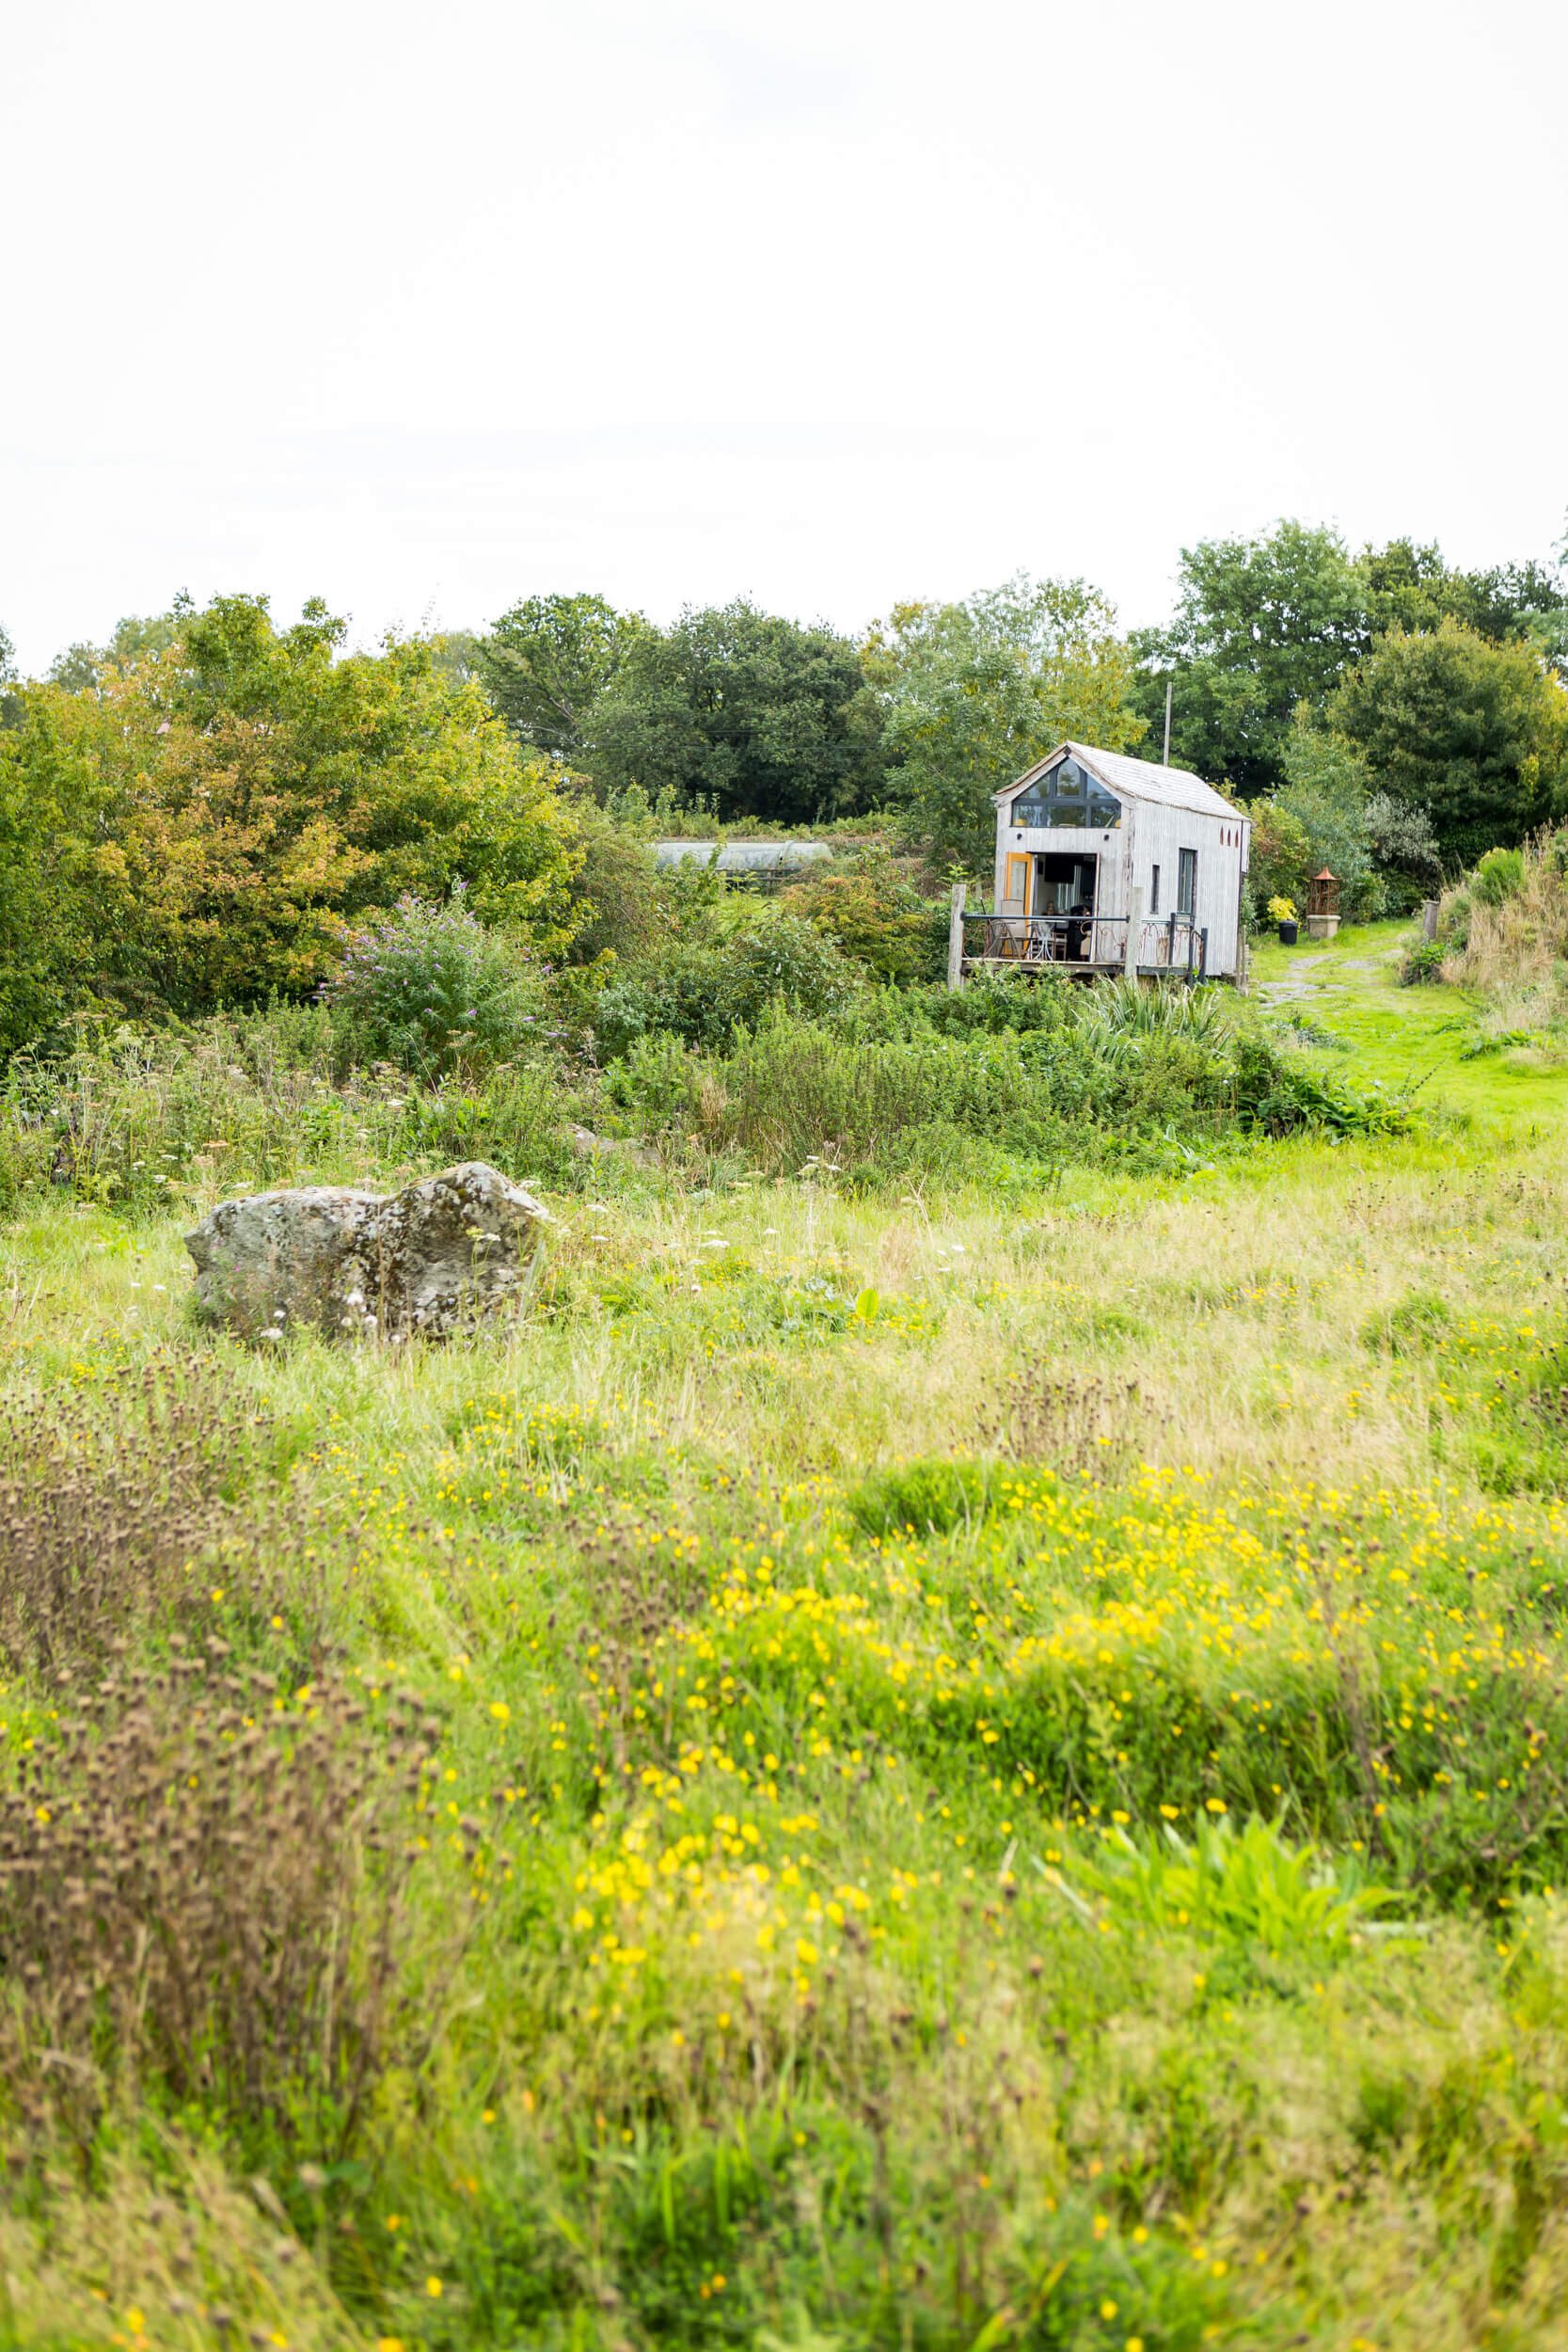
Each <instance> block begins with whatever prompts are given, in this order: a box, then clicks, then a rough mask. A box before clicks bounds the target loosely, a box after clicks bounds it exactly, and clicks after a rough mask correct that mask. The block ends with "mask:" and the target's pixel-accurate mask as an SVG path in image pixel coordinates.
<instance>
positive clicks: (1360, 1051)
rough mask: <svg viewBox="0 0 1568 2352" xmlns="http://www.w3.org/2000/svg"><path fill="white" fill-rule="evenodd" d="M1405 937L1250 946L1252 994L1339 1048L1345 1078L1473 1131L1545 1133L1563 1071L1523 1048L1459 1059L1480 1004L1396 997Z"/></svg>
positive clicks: (1366, 934) (1379, 927)
mask: <svg viewBox="0 0 1568 2352" xmlns="http://www.w3.org/2000/svg"><path fill="white" fill-rule="evenodd" d="M1409 937H1410V930H1409V927H1408V925H1405V924H1401V923H1369V924H1364V925H1359V926H1355V927H1353V928H1346V929H1345V930H1341V931H1340V932H1339V934H1338V938H1337V939H1335V940H1334V941H1333V942H1332V943H1330V944H1328V945H1326V946H1321V945H1319V944H1318V943H1317V942H1314V941H1304V942H1303V943H1302V944H1301V945H1300V946H1295V947H1282V946H1280V945H1279V943H1278V941H1277V940H1276V939H1272V938H1271V939H1265V940H1262V941H1260V942H1256V943H1255V945H1254V952H1253V967H1252V969H1253V988H1254V993H1255V995H1256V997H1257V999H1258V1001H1259V1003H1260V1004H1261V1005H1262V1006H1263V1008H1264V1009H1265V1010H1267V1011H1269V1012H1270V1013H1271V1014H1274V1015H1276V1016H1278V1017H1280V1018H1289V1017H1290V1016H1291V1015H1296V1016H1299V1017H1301V1018H1304V1019H1307V1020H1309V1021H1310V1022H1311V1023H1312V1024H1313V1025H1314V1026H1315V1027H1317V1028H1321V1029H1323V1030H1324V1031H1326V1032H1327V1033H1328V1034H1329V1035H1330V1036H1331V1037H1334V1038H1336V1039H1338V1040H1339V1041H1340V1042H1341V1043H1342V1044H1344V1045H1345V1046H1348V1047H1349V1049H1350V1051H1349V1054H1348V1055H1347V1056H1345V1057H1344V1058H1343V1061H1342V1065H1341V1066H1342V1067H1343V1069H1344V1071H1345V1073H1346V1074H1347V1076H1350V1077H1353V1078H1356V1079H1359V1080H1361V1081H1363V1082H1364V1081H1366V1080H1368V1079H1374V1078H1375V1079H1377V1080H1378V1081H1379V1082H1380V1083H1381V1084H1382V1085H1383V1086H1385V1087H1386V1088H1389V1089H1400V1088H1404V1087H1418V1089H1419V1092H1418V1100H1419V1101H1421V1102H1424V1103H1428V1104H1442V1105H1444V1106H1446V1107H1447V1108H1449V1109H1450V1110H1454V1111H1459V1112H1463V1113H1465V1114H1467V1115H1468V1117H1470V1118H1471V1119H1472V1120H1475V1121H1477V1122H1478V1124H1479V1125H1480V1126H1481V1127H1482V1128H1485V1127H1487V1126H1490V1125H1493V1124H1497V1123H1501V1124H1503V1125H1506V1126H1508V1127H1511V1128H1519V1129H1522V1130H1524V1131H1526V1132H1528V1129H1529V1128H1530V1127H1532V1126H1533V1127H1536V1128H1538V1129H1540V1130H1541V1131H1542V1133H1543V1134H1544V1133H1546V1132H1548V1131H1550V1130H1551V1129H1552V1128H1553V1127H1555V1126H1556V1125H1557V1123H1558V1122H1559V1121H1560V1119H1561V1117H1562V1114H1563V1112H1564V1111H1565V1110H1568V1062H1559V1061H1557V1060H1555V1059H1554V1058H1553V1057H1549V1056H1547V1055H1544V1054H1543V1053H1542V1052H1541V1051H1540V1050H1539V1049H1536V1048H1533V1047H1528V1046H1523V1047H1515V1048H1513V1049H1512V1050H1509V1051H1505V1052H1502V1053H1490V1054H1485V1055H1481V1056H1478V1057H1475V1058H1474V1059H1463V1058H1461V1056H1462V1052H1463V1048H1464V1046H1465V1043H1466V1041H1468V1040H1469V1039H1470V1038H1471V1037H1472V1036H1473V1035H1474V1034H1475V1031H1476V1026H1477V1019H1478V1015H1479V1013H1480V1010H1481V1006H1480V1000H1479V999H1477V998H1474V997H1472V996H1471V995H1470V994H1469V993H1467V992H1466V991H1464V990H1461V989H1455V988H1447V987H1436V988H1402V987H1401V986H1400V984H1399V971H1400V961H1401V956H1402V944H1403V943H1404V942H1406V941H1407V940H1408V939H1409ZM1335 1058H1336V1060H1338V1058H1339V1057H1335Z"/></svg>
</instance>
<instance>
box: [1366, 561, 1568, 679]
mask: <svg viewBox="0 0 1568 2352" xmlns="http://www.w3.org/2000/svg"><path fill="white" fill-rule="evenodd" d="M1358 568H1359V570H1360V572H1361V575H1362V578H1363V579H1364V580H1365V581H1366V584H1367V627H1368V642H1367V644H1366V645H1365V646H1364V647H1363V653H1367V652H1370V649H1371V640H1372V638H1374V637H1383V636H1386V635H1387V634H1388V633H1389V631H1390V630H1393V629H1402V630H1403V631H1404V633H1405V634H1406V635H1407V636H1409V635H1415V634H1417V633H1425V632H1427V631H1430V630H1432V629H1435V628H1441V626H1442V624H1443V623H1444V622H1445V621H1447V620H1453V621H1463V622H1464V623H1465V627H1466V628H1473V629H1475V630H1476V631H1478V633H1479V634H1480V635H1481V636H1482V637H1490V638H1492V639H1494V640H1495V641H1496V642H1497V643H1498V644H1503V643H1506V642H1509V641H1513V640H1517V641H1522V642H1524V643H1527V644H1533V645H1534V646H1535V647H1536V649H1537V650H1538V651H1539V652H1541V653H1543V654H1544V655H1545V656H1546V657H1547V658H1548V659H1549V660H1552V661H1553V662H1554V664H1556V665H1559V666H1560V665H1561V664H1562V663H1563V661H1564V658H1565V656H1568V588H1565V586H1564V583H1563V579H1562V574H1561V573H1560V570H1558V569H1557V567H1556V566H1555V565H1548V564H1537V563H1535V562H1533V561H1532V562H1530V563H1528V564H1493V565H1492V567H1491V568H1490V570H1487V571H1478V572H1460V571H1454V570H1452V569H1450V567H1449V565H1448V564H1445V563H1444V561H1443V556H1442V550H1441V549H1440V548H1437V547H1436V546H1435V545H1432V546H1425V547H1421V546H1418V545H1417V544H1416V542H1415V541H1414V540H1411V539H1390V540H1389V542H1388V544H1387V546H1386V547H1383V548H1371V547H1369V548H1364V549H1363V550H1362V554H1361V557H1360V560H1359V565H1358Z"/></svg>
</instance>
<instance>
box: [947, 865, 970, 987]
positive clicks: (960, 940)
mask: <svg viewBox="0 0 1568 2352" xmlns="http://www.w3.org/2000/svg"><path fill="white" fill-rule="evenodd" d="M968 887H969V885H968V883H967V882H955V883H954V884H953V903H952V906H951V907H950V908H949V910H948V915H947V985H948V987H949V988H951V989H959V988H962V986H963V984H964V894H965V892H966V890H967V889H968Z"/></svg>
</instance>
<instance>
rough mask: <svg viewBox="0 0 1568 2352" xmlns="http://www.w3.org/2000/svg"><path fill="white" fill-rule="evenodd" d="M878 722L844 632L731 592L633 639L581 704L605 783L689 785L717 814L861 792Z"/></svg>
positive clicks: (834, 808) (810, 816)
mask: <svg viewBox="0 0 1568 2352" xmlns="http://www.w3.org/2000/svg"><path fill="white" fill-rule="evenodd" d="M879 727H880V713H879V709H878V707H877V703H876V700H875V697H874V696H873V695H872V693H871V692H870V691H869V690H868V689H867V686H866V681H865V678H864V676H863V673H862V670H861V664H860V657H859V654H858V652H857V649H856V647H855V645H854V644H852V643H851V641H850V640H849V639H848V638H847V637H841V636H839V635H838V634H837V633H836V632H835V631H834V630H832V629H831V628H826V627H824V626H819V627H817V628H801V627H800V625H799V623H797V622H795V621H787V620H784V619H783V618H782V617H781V616H780V615H778V614H777V613H772V612H759V611H758V610H757V608H756V606H755V605H753V604H750V603H748V602H747V601H746V599H745V598H744V597H742V598H739V599H737V600H736V602H735V603H734V604H729V605H724V606H721V607H710V608H708V609H706V610H704V611H695V610H692V609H688V610H687V611H686V612H683V613H682V615H681V617H680V619H679V621H677V622H676V624H675V626H674V628H671V629H668V630H654V629H649V630H646V631H645V632H644V633H642V634H641V636H639V637H638V638H637V639H636V641H635V642H634V644H632V646H631V649H630V651H629V652H628V654H627V656H626V661H625V663H624V664H623V666H622V669H621V671H620V674H619V675H618V677H617V678H616V680H615V683H614V685H613V686H612V687H611V688H610V691H609V692H608V693H607V694H606V695H605V697H604V700H603V701H602V702H601V703H600V704H599V706H598V707H597V709H596V710H595V712H594V721H593V729H592V733H593V742H592V747H591V753H590V759H589V765H590V767H591V769H592V771H593V776H594V784H595V786H596V787H598V788H599V789H600V790H602V791H604V792H606V793H610V792H616V791H625V790H626V789H627V788H628V787H630V786H632V785H634V784H635V785H638V786H640V787H641V789H642V790H643V791H644V792H645V793H647V794H648V796H649V798H650V799H651V800H656V799H657V796H658V795H659V794H660V793H661V792H673V794H674V796H675V798H676V799H677V801H680V802H684V803H689V802H690V801H691V800H692V799H693V797H694V796H695V795H696V794H698V793H702V794H704V795H705V796H708V798H709V800H710V802H711V804H712V806H713V807H715V808H716V809H717V810H718V812H719V814H720V816H721V818H723V817H725V816H732V815H733V816H754V817H759V818H763V819H764V820H765V821H766V822H768V823H770V824H782V825H805V824H816V823H819V822H821V821H822V820H823V819H824V818H832V817H842V816H848V815H852V814H853V813H855V812H856V811H858V810H860V809H863V808H865V807H867V806H869V805H870V804H871V803H872V801H873V800H874V798H875V795H876V791H877V787H878V785H879V781H880V776H881V768H882V760H881V755H880V751H879V743H878V737H879Z"/></svg>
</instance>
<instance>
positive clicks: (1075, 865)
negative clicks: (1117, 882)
mask: <svg viewBox="0 0 1568 2352" xmlns="http://www.w3.org/2000/svg"><path fill="white" fill-rule="evenodd" d="M1099 866H1100V860H1099V859H1098V858H1095V857H1072V856H1067V857H1059V856H1058V857H1037V858H1036V860H1035V887H1034V890H1033V892H1032V893H1031V894H1030V902H1029V912H1030V914H1093V913H1094V911H1095V910H1094V893H1095V881H1096V876H1097V872H1098V869H1099Z"/></svg>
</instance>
